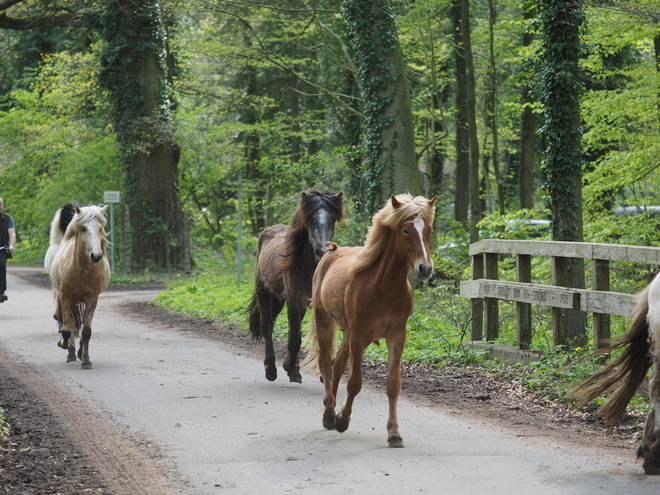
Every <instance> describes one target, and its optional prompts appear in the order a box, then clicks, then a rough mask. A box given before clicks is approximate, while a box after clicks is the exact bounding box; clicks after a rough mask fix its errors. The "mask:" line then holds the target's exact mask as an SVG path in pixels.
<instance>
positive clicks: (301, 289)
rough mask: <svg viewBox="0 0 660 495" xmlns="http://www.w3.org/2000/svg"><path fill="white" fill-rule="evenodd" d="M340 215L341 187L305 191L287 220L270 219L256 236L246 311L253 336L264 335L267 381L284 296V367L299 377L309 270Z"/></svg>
mask: <svg viewBox="0 0 660 495" xmlns="http://www.w3.org/2000/svg"><path fill="white" fill-rule="evenodd" d="M343 215H344V195H343V194H342V193H336V192H333V191H325V192H323V193H320V192H318V191H306V192H303V193H302V194H301V198H300V204H299V205H298V207H297V208H296V211H295V212H294V214H293V218H292V219H291V224H290V225H274V226H272V227H269V228H267V229H266V230H264V231H263V232H262V233H261V235H260V236H259V243H258V247H257V261H256V267H255V275H254V294H253V296H252V301H251V302H250V306H249V307H248V310H247V311H248V314H249V322H250V333H251V334H252V338H253V339H254V340H261V339H262V338H263V339H264V341H265V353H266V357H265V359H264V367H265V369H266V378H267V379H268V380H270V381H273V380H275V379H276V378H277V367H276V366H275V350H274V348H273V326H274V324H275V319H276V318H277V316H278V315H279V314H280V311H282V308H283V307H284V303H285V302H286V305H287V316H288V320H289V341H288V345H287V356H286V358H285V360H284V363H283V367H284V370H285V371H286V372H287V374H288V376H289V381H291V382H298V383H300V382H302V377H301V375H300V365H299V363H298V353H299V351H300V344H301V340H302V339H301V331H300V326H301V323H302V320H303V318H304V316H305V313H306V311H307V307H308V306H309V300H310V297H311V295H312V275H314V270H315V269H316V265H317V264H318V262H319V260H320V259H321V256H323V255H324V254H325V251H326V249H327V245H328V242H330V241H331V240H332V236H333V235H334V232H335V223H336V222H338V221H340V220H341V219H342V218H343Z"/></svg>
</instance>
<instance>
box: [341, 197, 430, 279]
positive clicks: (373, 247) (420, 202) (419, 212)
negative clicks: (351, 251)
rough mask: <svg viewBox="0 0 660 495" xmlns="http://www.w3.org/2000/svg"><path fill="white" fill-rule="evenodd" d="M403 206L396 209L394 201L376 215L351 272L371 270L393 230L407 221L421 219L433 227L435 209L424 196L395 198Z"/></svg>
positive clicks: (354, 260)
mask: <svg viewBox="0 0 660 495" xmlns="http://www.w3.org/2000/svg"><path fill="white" fill-rule="evenodd" d="M395 198H396V200H397V201H398V202H399V203H401V206H399V207H398V208H394V206H393V205H392V200H391V199H390V200H389V201H388V202H387V204H386V205H385V206H384V207H383V208H382V209H381V210H380V211H379V212H378V213H376V214H375V215H374V217H373V219H372V222H371V227H369V231H368V232H367V240H366V242H365V243H364V247H363V248H362V250H360V252H359V253H358V254H357V255H356V256H355V258H354V259H353V262H352V264H351V271H352V272H353V273H358V272H361V271H364V270H366V269H367V268H369V267H370V266H371V265H372V264H373V263H374V262H375V261H376V260H377V259H378V257H379V256H380V254H381V253H382V252H383V249H384V248H385V246H386V245H387V242H388V241H389V238H390V235H391V233H392V231H393V230H395V229H397V228H398V227H399V226H400V225H401V224H402V223H404V222H405V221H406V220H409V219H411V218H413V217H417V216H419V217H421V218H422V220H424V223H426V224H429V225H433V218H434V216H435V208H434V206H433V204H430V203H429V200H428V199H426V198H425V197H423V196H415V197H413V196H411V195H410V194H399V195H398V196H395Z"/></svg>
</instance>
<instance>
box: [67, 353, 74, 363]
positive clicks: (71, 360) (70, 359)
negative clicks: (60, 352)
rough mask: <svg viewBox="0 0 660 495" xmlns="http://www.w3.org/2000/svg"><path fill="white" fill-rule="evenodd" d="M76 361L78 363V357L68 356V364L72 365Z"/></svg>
mask: <svg viewBox="0 0 660 495" xmlns="http://www.w3.org/2000/svg"><path fill="white" fill-rule="evenodd" d="M74 361H76V356H71V355H69V356H67V358H66V362H67V363H71V362H74Z"/></svg>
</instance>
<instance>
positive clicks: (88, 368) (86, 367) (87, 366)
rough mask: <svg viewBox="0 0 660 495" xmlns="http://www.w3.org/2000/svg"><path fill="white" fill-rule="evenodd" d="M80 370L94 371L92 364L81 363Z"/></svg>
mask: <svg viewBox="0 0 660 495" xmlns="http://www.w3.org/2000/svg"><path fill="white" fill-rule="evenodd" d="M80 368H81V369H83V370H91V369H92V363H81V364H80Z"/></svg>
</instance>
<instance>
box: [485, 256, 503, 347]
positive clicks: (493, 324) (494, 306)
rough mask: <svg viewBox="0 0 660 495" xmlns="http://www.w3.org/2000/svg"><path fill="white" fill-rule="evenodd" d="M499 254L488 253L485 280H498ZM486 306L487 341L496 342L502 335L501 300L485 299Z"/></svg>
mask: <svg viewBox="0 0 660 495" xmlns="http://www.w3.org/2000/svg"><path fill="white" fill-rule="evenodd" d="M498 256H499V255H498V254H497V253H486V257H485V258H484V262H485V264H484V272H485V274H484V278H487V279H491V280H497V279H498V267H497V263H498ZM484 306H485V309H486V340H487V341H492V340H495V339H496V338H497V337H499V335H500V305H499V300H498V299H497V298H495V297H486V298H484Z"/></svg>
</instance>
